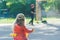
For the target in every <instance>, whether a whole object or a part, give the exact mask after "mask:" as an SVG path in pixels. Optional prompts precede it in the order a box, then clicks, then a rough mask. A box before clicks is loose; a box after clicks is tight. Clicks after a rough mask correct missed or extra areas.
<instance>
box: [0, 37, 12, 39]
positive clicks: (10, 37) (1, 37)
mask: <svg viewBox="0 0 60 40" xmlns="http://www.w3.org/2000/svg"><path fill="white" fill-rule="evenodd" d="M4 38H12V37H0V39H4Z"/></svg>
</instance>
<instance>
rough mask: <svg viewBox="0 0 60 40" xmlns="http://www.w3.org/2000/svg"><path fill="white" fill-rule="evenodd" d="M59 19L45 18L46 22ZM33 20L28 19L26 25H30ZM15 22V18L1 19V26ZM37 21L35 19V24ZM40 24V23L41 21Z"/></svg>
mask: <svg viewBox="0 0 60 40" xmlns="http://www.w3.org/2000/svg"><path fill="white" fill-rule="evenodd" d="M56 19H57V18H45V19H44V20H56ZM30 20H31V19H30V18H26V20H25V21H26V23H29V21H30ZM14 21H15V18H0V24H4V23H13V22H14ZM36 22H37V21H36V20H35V19H34V23H36ZM39 22H40V21H39Z"/></svg>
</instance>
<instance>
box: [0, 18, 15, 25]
mask: <svg viewBox="0 0 60 40" xmlns="http://www.w3.org/2000/svg"><path fill="white" fill-rule="evenodd" d="M14 20H15V19H14V18H1V19H0V24H2V23H3V24H4V23H13V22H14Z"/></svg>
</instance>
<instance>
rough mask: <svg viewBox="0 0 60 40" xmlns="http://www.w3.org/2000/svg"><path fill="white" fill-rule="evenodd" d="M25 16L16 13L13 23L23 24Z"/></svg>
mask: <svg viewBox="0 0 60 40" xmlns="http://www.w3.org/2000/svg"><path fill="white" fill-rule="evenodd" d="M24 21H25V16H24V14H22V13H19V14H17V17H16V22H15V24H19V25H24Z"/></svg>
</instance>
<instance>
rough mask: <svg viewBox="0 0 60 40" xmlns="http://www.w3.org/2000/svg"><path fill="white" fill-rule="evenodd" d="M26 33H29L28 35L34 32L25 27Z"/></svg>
mask: <svg viewBox="0 0 60 40" xmlns="http://www.w3.org/2000/svg"><path fill="white" fill-rule="evenodd" d="M24 31H25V32H27V33H31V32H33V30H28V29H27V28H26V27H24Z"/></svg>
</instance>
